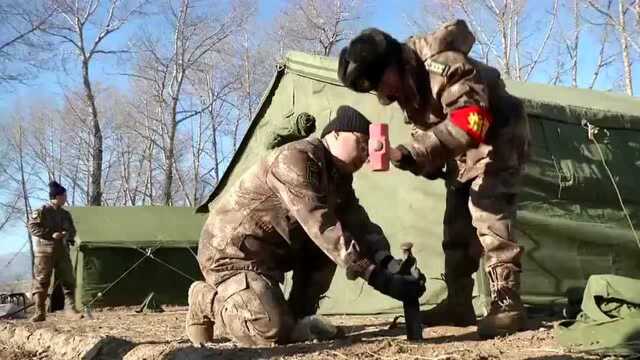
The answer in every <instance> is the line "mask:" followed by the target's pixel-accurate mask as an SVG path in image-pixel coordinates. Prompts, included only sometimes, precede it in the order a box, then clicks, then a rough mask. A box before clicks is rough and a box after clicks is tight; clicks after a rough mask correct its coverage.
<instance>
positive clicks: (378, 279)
mask: <svg viewBox="0 0 640 360" xmlns="http://www.w3.org/2000/svg"><path fill="white" fill-rule="evenodd" d="M368 283H369V285H371V287H373V288H374V289H376V290H378V291H380V292H381V293H383V294H385V295H388V296H391V297H392V298H394V299H396V300H399V301H405V300H411V299H416V298H419V297H420V296H422V294H424V292H425V291H426V287H425V283H424V280H423V279H421V278H420V277H418V278H416V277H415V276H411V275H399V274H392V273H390V272H388V271H386V270H384V269H382V268H380V267H379V266H376V268H375V269H373V271H372V272H371V275H370V276H369V281H368Z"/></svg>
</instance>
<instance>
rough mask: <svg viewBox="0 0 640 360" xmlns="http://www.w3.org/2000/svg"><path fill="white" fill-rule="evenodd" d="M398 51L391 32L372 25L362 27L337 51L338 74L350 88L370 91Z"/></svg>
mask: <svg viewBox="0 0 640 360" xmlns="http://www.w3.org/2000/svg"><path fill="white" fill-rule="evenodd" d="M401 53H402V47H401V45H400V42H398V40H396V39H394V38H393V37H392V36H391V35H389V34H387V33H386V32H384V31H382V30H379V29H376V28H369V29H365V30H363V31H362V32H361V33H360V34H359V35H358V36H356V37H355V38H354V39H353V40H351V42H350V43H349V45H348V46H346V47H345V48H343V49H342V51H340V58H339V60H338V78H339V79H340V81H342V83H343V84H344V85H345V86H346V87H348V88H349V89H351V90H354V91H357V92H369V91H373V90H375V89H377V88H378V84H379V83H380V80H381V79H382V75H383V74H384V71H385V69H386V68H387V66H389V65H390V64H391V63H392V62H393V61H394V60H395V59H396V58H398V57H400V55H401Z"/></svg>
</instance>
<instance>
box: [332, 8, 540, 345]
mask: <svg viewBox="0 0 640 360" xmlns="http://www.w3.org/2000/svg"><path fill="white" fill-rule="evenodd" d="M474 42H475V38H474V36H473V34H472V33H471V32H470V31H469V29H468V27H467V25H466V23H465V22H464V21H462V20H456V21H452V22H449V23H447V24H445V25H444V26H443V27H441V28H440V29H438V30H437V31H435V32H433V33H430V34H426V35H421V36H416V37H412V38H410V39H409V40H408V41H407V42H406V43H399V42H398V41H397V40H396V39H394V38H393V37H391V36H390V35H388V34H386V33H384V32H382V31H380V30H378V29H367V30H364V31H363V32H362V33H361V34H360V35H359V36H357V37H356V38H355V39H353V40H352V41H351V43H350V44H349V46H348V47H346V48H344V49H343V50H342V52H341V53H340V60H339V69H338V76H339V78H340V80H341V81H342V82H343V83H344V84H345V85H346V86H347V87H349V88H351V89H352V90H355V91H358V92H370V91H375V92H376V94H377V96H378V100H379V102H380V103H381V104H382V105H389V104H391V103H393V102H396V101H397V102H398V104H399V105H400V107H401V108H402V109H403V110H404V111H405V116H406V119H407V121H408V122H409V123H411V125H412V131H411V135H412V138H413V143H411V144H406V145H400V146H398V147H396V148H395V149H394V150H392V151H391V158H392V161H393V163H394V165H395V166H396V167H398V168H400V169H402V170H408V171H411V172H412V173H413V174H415V175H418V176H424V177H426V178H428V179H435V178H438V177H445V180H446V186H447V195H446V211H445V215H444V241H443V244H442V248H443V250H444V254H445V281H446V284H447V289H448V295H447V299H446V300H445V301H444V302H442V303H440V304H438V305H437V306H436V307H435V308H433V309H430V310H429V311H426V312H424V313H423V322H424V323H425V324H427V325H438V324H449V325H457V326H468V325H472V324H475V314H474V311H473V306H472V301H471V300H472V291H473V280H472V278H471V275H472V274H473V273H474V272H476V271H477V269H478V266H479V259H480V256H481V255H482V252H483V251H482V250H483V248H484V256H485V264H486V269H485V270H486V271H487V273H488V277H489V281H490V285H491V306H490V311H489V313H488V314H487V316H485V317H484V318H483V319H481V320H480V321H479V323H478V334H479V335H480V336H481V337H484V338H491V337H494V336H496V335H503V334H509V333H513V332H515V331H517V330H519V329H520V328H522V327H523V324H524V320H525V317H526V314H525V312H524V307H523V305H522V302H521V300H520V295H519V287H520V274H519V273H520V271H521V265H520V257H521V253H522V248H521V247H520V246H518V245H517V244H516V243H515V241H514V238H513V228H512V222H513V220H514V217H515V213H516V202H515V199H516V194H517V192H518V190H517V184H518V180H519V178H520V175H521V173H522V170H523V165H524V162H525V159H526V154H527V148H528V142H529V133H528V122H527V118H526V115H525V113H524V109H523V106H522V103H521V101H520V100H519V99H517V98H515V97H513V96H511V95H510V94H509V93H507V91H506V89H505V85H504V82H503V81H502V80H501V78H500V73H499V72H498V71H497V70H496V69H494V68H492V67H490V66H488V65H485V64H483V63H481V62H479V61H477V60H475V59H473V58H471V57H469V55H468V54H469V51H470V50H471V47H472V46H473V44H474Z"/></svg>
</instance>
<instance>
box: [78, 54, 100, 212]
mask: <svg viewBox="0 0 640 360" xmlns="http://www.w3.org/2000/svg"><path fill="white" fill-rule="evenodd" d="M82 82H83V84H84V91H85V96H86V98H87V103H88V105H89V108H90V110H91V126H92V130H93V133H92V136H93V146H92V149H91V150H92V151H91V158H92V161H91V189H90V190H89V199H88V200H89V203H88V205H90V206H101V205H102V130H101V129H100V122H99V121H98V109H97V108H96V99H95V97H94V95H93V90H92V89H91V82H90V81H89V59H87V58H86V57H85V58H84V59H82Z"/></svg>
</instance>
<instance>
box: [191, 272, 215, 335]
mask: <svg viewBox="0 0 640 360" xmlns="http://www.w3.org/2000/svg"><path fill="white" fill-rule="evenodd" d="M188 294H189V295H188V301H189V310H188V311H187V317H186V321H185V328H186V331H187V337H188V338H189V340H190V341H191V343H192V344H193V346H195V347H202V346H204V345H205V344H207V343H210V342H212V341H213V334H214V331H213V328H214V326H215V322H214V321H213V299H214V297H215V294H216V290H215V289H214V288H213V287H212V286H211V285H209V284H207V283H205V282H204V281H196V282H194V283H193V284H191V286H190V287H189V293H188Z"/></svg>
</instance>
